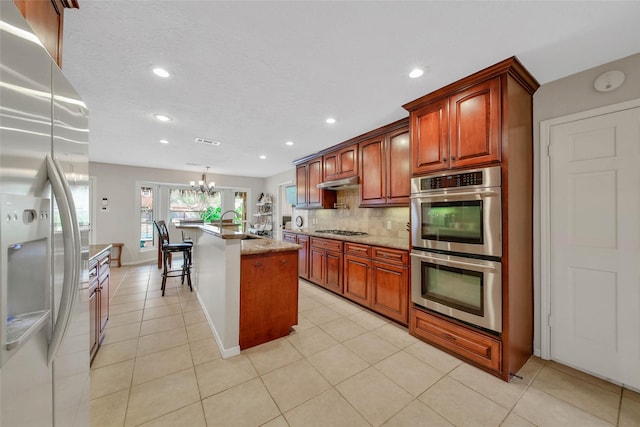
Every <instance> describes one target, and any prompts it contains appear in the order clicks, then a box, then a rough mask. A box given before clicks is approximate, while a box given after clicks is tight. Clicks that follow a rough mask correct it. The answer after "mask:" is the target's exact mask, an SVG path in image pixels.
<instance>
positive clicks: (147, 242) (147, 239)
mask: <svg viewBox="0 0 640 427" xmlns="http://www.w3.org/2000/svg"><path fill="white" fill-rule="evenodd" d="M140 247H141V248H150V247H153V188H151V187H141V188H140Z"/></svg>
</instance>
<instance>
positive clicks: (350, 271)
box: [343, 242, 371, 307]
mask: <svg viewBox="0 0 640 427" xmlns="http://www.w3.org/2000/svg"><path fill="white" fill-rule="evenodd" d="M343 295H344V296H345V297H347V298H349V299H350V300H352V301H355V302H357V303H359V304H362V305H364V306H367V307H369V306H370V305H371V247H370V246H368V245H359V244H356V243H349V242H347V243H345V244H344V292H343Z"/></svg>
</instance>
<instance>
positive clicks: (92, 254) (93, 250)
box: [89, 244, 111, 261]
mask: <svg viewBox="0 0 640 427" xmlns="http://www.w3.org/2000/svg"><path fill="white" fill-rule="evenodd" d="M107 250H109V251H111V244H108V245H89V261H93V260H94V259H95V258H98V256H99V255H101V254H103V253H104V252H106V251H107Z"/></svg>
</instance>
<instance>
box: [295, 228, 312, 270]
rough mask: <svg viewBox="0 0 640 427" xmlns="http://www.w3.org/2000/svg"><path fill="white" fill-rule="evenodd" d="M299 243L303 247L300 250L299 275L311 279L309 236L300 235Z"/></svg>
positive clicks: (298, 237)
mask: <svg viewBox="0 0 640 427" xmlns="http://www.w3.org/2000/svg"><path fill="white" fill-rule="evenodd" d="M297 243H298V244H299V245H300V246H302V247H301V248H300V249H299V250H298V273H299V276H300V277H304V278H305V279H308V278H309V236H304V235H301V234H299V235H298V236H297Z"/></svg>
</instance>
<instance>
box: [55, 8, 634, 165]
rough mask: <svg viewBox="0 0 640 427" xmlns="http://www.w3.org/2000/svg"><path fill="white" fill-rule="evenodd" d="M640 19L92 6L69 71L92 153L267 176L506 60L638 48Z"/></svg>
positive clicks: (535, 65)
mask: <svg viewBox="0 0 640 427" xmlns="http://www.w3.org/2000/svg"><path fill="white" fill-rule="evenodd" d="M638 22H640V2H637V1H627V2H615V1H597V2H584V1H568V2H554V1H533V2H529V1H507V2H488V1H468V2H467V1H441V2H440V1H422V2H420V1H414V2H400V1H376V2H369V1H357V2H351V1H286V2H282V1H279V2H272V1H260V2H246V1H232V2H220V1H202V0H201V1H187V0H181V1H177V0H174V1H153V0H147V1H104V0H81V1H80V9H79V10H75V9H67V10H66V11H65V22H64V52H63V57H62V61H63V63H62V65H63V70H64V72H65V75H66V76H67V77H68V78H69V80H70V81H71V82H72V84H73V85H74V86H75V87H76V89H77V90H78V92H80V94H81V96H82V97H83V99H84V100H85V102H86V103H87V105H88V106H89V111H90V149H89V156H90V160H91V161H95V162H105V163H115V164H123V165H133V166H144V167H156V168H168V169H176V170H185V171H194V172H197V173H198V174H200V173H202V171H203V170H204V168H205V167H206V166H210V167H211V169H210V171H209V172H210V174H211V175H213V177H214V178H215V175H216V174H225V175H239V176H250V177H269V176H272V175H274V174H277V173H279V172H283V171H286V170H289V169H291V168H292V161H293V160H295V159H297V158H301V157H304V156H306V155H308V154H312V153H314V152H317V151H319V150H321V149H324V148H327V147H330V146H332V145H335V144H337V143H339V142H342V141H344V140H347V139H350V138H352V137H355V136H358V135H360V134H363V133H365V132H367V131H370V130H373V129H375V128H378V127H380V126H383V125H386V124H388V123H391V122H393V121H395V120H398V119H401V118H403V117H406V116H407V115H408V113H407V112H406V111H405V110H403V108H402V105H403V104H405V103H407V102H409V101H412V100H414V99H416V98H418V97H420V96H422V95H424V94H427V93H429V92H432V91H434V90H436V89H438V88H440V87H442V86H444V85H446V84H449V83H451V82H454V81H456V80H458V79H460V78H462V77H465V76H467V75H469V74H472V73H474V72H476V71H479V70H481V69H483V68H485V67H487V66H490V65H493V64H494V63H497V62H499V61H501V60H503V59H506V58H508V57H511V56H514V55H515V56H517V57H518V59H519V60H520V61H521V62H522V63H523V65H524V66H525V67H526V68H527V69H528V70H529V71H530V72H531V73H532V74H533V76H534V77H535V78H536V79H537V80H538V81H539V82H540V83H541V84H544V83H547V82H550V81H553V80H556V79H559V78H561V77H564V76H567V75H570V74H573V73H576V72H579V71H582V70H585V69H588V68H591V67H594V66H596V65H600V64H603V63H606V62H609V61H612V60H615V59H619V58H622V57H625V56H628V55H631V54H634V53H637V52H640V35H639V33H638ZM156 66H161V67H163V68H165V69H166V70H168V71H169V72H170V73H171V77H169V78H167V79H161V78H158V77H156V76H155V75H153V74H152V72H151V70H152V68H154V67H156ZM414 67H421V68H423V69H424V70H425V73H424V75H423V76H422V77H420V78H417V79H410V78H408V73H409V72H410V71H411V70H412V69H413V68H414ZM154 113H163V114H167V115H169V116H171V117H172V118H173V120H172V121H170V122H168V123H160V122H158V121H157V120H155V119H154V118H153V116H152V115H153V114H154ZM328 117H334V118H335V119H336V123H334V124H333V125H329V124H327V123H325V119H326V118H328ZM195 138H205V139H210V140H215V141H219V142H220V143H221V144H220V145H219V146H210V145H205V144H201V143H197V142H195ZM161 139H165V140H168V141H169V143H168V144H162V143H160V142H159V141H160V140H161ZM286 141H293V142H294V145H292V146H287V145H285V142H286ZM260 155H263V156H266V158H265V159H260V158H259V156H260Z"/></svg>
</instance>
